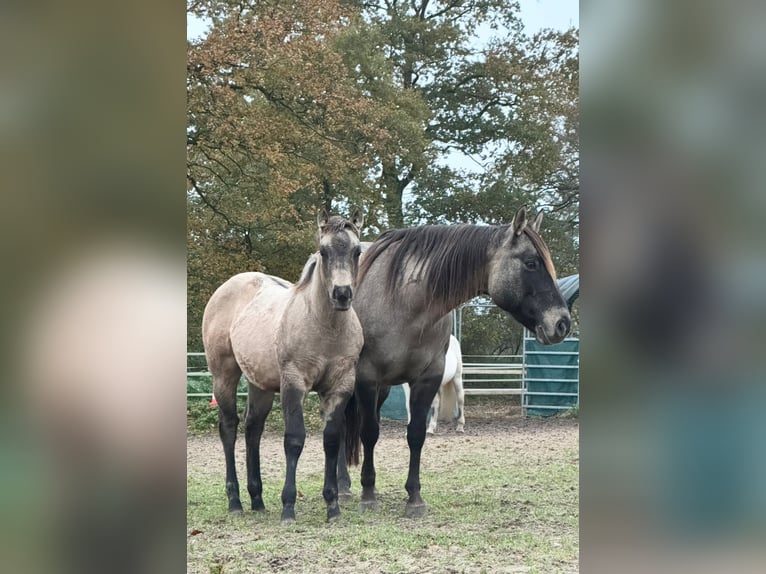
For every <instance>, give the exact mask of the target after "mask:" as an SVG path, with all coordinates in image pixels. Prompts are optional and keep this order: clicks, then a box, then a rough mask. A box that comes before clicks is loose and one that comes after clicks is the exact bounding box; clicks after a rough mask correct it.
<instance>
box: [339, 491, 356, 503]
mask: <svg viewBox="0 0 766 574" xmlns="http://www.w3.org/2000/svg"><path fill="white" fill-rule="evenodd" d="M352 497H353V495H352V494H351V491H350V490H349V491H348V492H339V493H338V502H351V498H352Z"/></svg>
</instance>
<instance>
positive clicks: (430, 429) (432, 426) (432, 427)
mask: <svg viewBox="0 0 766 574" xmlns="http://www.w3.org/2000/svg"><path fill="white" fill-rule="evenodd" d="M448 384H449V383H448ZM440 395H441V389H439V391H438V392H437V393H436V396H435V397H434V402H432V403H431V410H432V411H433V414H432V415H431V422H430V423H428V429H427V430H426V433H428V434H434V433H435V432H436V425H437V423H438V421H439V398H440Z"/></svg>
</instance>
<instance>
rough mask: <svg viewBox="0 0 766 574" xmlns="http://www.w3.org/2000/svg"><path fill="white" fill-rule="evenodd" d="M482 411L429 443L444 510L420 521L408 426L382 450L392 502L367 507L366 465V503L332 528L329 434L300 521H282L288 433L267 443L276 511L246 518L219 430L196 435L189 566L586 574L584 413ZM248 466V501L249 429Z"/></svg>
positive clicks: (382, 484) (326, 572) (396, 428)
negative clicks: (234, 493)
mask: <svg viewBox="0 0 766 574" xmlns="http://www.w3.org/2000/svg"><path fill="white" fill-rule="evenodd" d="M477 407H478V405H475V406H474V407H473V408H471V409H470V410H468V409H466V425H465V433H464V434H459V433H456V432H455V430H454V424H452V423H440V425H439V429H438V431H437V434H436V435H429V437H428V438H427V440H426V443H425V446H424V450H423V455H422V467H421V468H422V472H423V474H422V477H423V489H424V490H423V492H424V498H425V499H426V501H427V502H428V503H429V506H431V508H432V511H431V512H430V513H429V516H428V517H427V518H424V519H419V520H415V521H413V520H411V519H406V518H404V517H403V508H404V501H405V499H406V492H405V489H404V482H405V480H406V476H407V467H408V460H409V454H408V453H409V451H408V448H407V441H406V438H405V432H406V422H405V421H391V420H384V421H382V424H381V433H380V440H379V442H378V445H377V448H376V451H375V457H376V467H377V469H378V490H379V501H380V509H379V510H378V511H377V512H375V513H373V514H369V513H365V514H360V513H359V512H358V510H357V506H356V505H357V504H358V498H359V491H360V486H359V468H353V469H351V477H352V482H353V484H352V490H353V491H354V495H355V496H354V500H353V501H352V502H349V503H346V504H344V505H342V507H343V517H342V519H341V521H340V522H339V523H332V524H326V523H325V522H324V501H323V500H322V499H321V494H320V491H321V482H320V480H321V473H322V469H323V464H324V456H323V451H322V436H321V433H320V432H319V431H316V430H314V431H311V432H309V433H308V435H307V439H306V445H305V448H304V451H303V454H302V456H301V459H300V462H299V464H298V477H297V478H298V487H299V497H300V498H299V500H298V504H297V506H296V510H297V511H298V521H297V523H296V524H295V525H293V526H284V525H281V524H280V523H279V519H278V517H279V511H280V507H279V491H280V490H281V487H282V484H283V481H284V466H285V464H284V453H283V448H282V435H281V434H279V433H275V432H270V433H266V434H264V437H263V440H262V444H261V469H262V475H263V479H264V488H265V489H266V488H267V487H268V489H269V492H270V495H269V499H268V501H267V502H266V505H267V508H268V510H269V513H268V515H266V516H263V515H257V513H252V512H250V511H247V512H246V513H245V515H244V516H240V517H234V518H232V517H228V516H227V515H226V511H225V508H226V498H225V494H224V475H225V466H224V459H223V452H222V448H221V444H220V440H219V438H218V436H217V433H215V434H214V433H210V434H202V435H192V434H190V435H189V436H188V440H187V473H188V478H189V480H188V485H189V489H190V490H189V491H188V497H189V510H188V512H189V514H188V516H189V518H188V520H189V525H188V526H189V529H190V532H189V533H188V540H189V545H188V554H187V556H188V564H187V572H190V573H193V574H210V573H213V572H214V573H217V574H224V573H235V572H236V573H243V574H244V573H250V572H292V573H313V574H330V573H333V574H339V573H340V572H343V573H356V572H363V573H364V574H401V573H406V574H409V573H413V574H414V573H419V574H421V573H434V574H435V573H443V572H450V573H454V574H458V573H461V574H480V573H488V572H492V573H496V572H527V573H530V574H534V573H545V574H548V573H552V572H556V573H567V574H568V573H572V572H577V557H578V551H577V513H578V500H577V490H578V489H577V466H578V421H577V419H576V418H547V419H537V418H525V417H523V416H522V415H521V413H520V410H519V409H518V408H517V407H512V408H510V409H509V408H508V407H507V406H506V407H503V408H492V407H491V406H490V407H488V408H477ZM237 467H238V473H239V480H240V485H241V494H242V502H243V504H244V505H245V507H246V508H247V507H249V497H248V494H247V490H246V488H245V484H246V474H245V444H244V437H243V436H241V435H240V436H239V438H238V440H237ZM301 490H303V491H304V492H300V491H301ZM264 492H265V491H264ZM304 493H305V495H304ZM264 498H266V496H265V494H264ZM196 529H199V530H196ZM198 532H201V534H198Z"/></svg>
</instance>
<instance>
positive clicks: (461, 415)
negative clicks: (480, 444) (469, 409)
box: [452, 373, 465, 432]
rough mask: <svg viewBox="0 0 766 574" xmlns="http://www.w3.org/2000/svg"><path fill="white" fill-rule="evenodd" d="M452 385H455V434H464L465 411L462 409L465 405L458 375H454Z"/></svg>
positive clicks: (460, 377)
mask: <svg viewBox="0 0 766 574" xmlns="http://www.w3.org/2000/svg"><path fill="white" fill-rule="evenodd" d="M452 383H453V384H454V385H455V396H456V397H457V426H456V427H455V430H456V431H457V432H465V429H464V428H463V427H464V426H465V409H464V408H463V406H464V405H465V389H463V377H462V375H461V374H460V373H458V374H457V375H455V378H454V379H453V380H452Z"/></svg>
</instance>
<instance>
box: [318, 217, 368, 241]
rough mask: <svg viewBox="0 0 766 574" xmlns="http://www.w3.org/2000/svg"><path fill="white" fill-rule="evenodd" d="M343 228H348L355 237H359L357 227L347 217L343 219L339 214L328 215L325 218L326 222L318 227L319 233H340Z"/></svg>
mask: <svg viewBox="0 0 766 574" xmlns="http://www.w3.org/2000/svg"><path fill="white" fill-rule="evenodd" d="M344 229H350V230H351V231H352V232H353V233H354V234H355V235H356V236H357V237H359V228H358V227H357V226H356V225H354V224H353V223H351V222H350V221H349V220H348V219H343V218H342V217H341V216H340V215H333V216H332V217H330V219H328V220H327V223H325V224H324V225H323V226H322V228H321V229H320V234H321V235H325V234H327V233H340V232H341V231H343V230H344Z"/></svg>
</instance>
